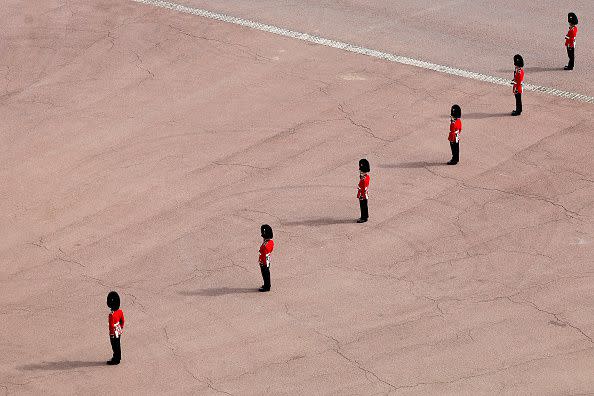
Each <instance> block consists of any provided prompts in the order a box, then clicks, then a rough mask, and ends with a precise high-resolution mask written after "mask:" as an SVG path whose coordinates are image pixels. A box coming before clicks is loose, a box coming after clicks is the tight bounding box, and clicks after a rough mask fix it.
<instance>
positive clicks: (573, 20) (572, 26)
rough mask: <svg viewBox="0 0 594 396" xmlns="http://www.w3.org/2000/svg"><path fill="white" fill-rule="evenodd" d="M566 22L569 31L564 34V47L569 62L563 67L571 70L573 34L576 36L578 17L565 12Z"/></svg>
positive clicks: (573, 46)
mask: <svg viewBox="0 0 594 396" xmlns="http://www.w3.org/2000/svg"><path fill="white" fill-rule="evenodd" d="M567 22H569V31H568V32H567V36H565V47H567V56H568V57H569V63H568V64H567V66H565V67H564V69H565V70H573V64H574V61H575V36H577V32H578V28H577V24H578V18H577V16H576V15H575V14H574V13H573V12H570V13H569V14H567Z"/></svg>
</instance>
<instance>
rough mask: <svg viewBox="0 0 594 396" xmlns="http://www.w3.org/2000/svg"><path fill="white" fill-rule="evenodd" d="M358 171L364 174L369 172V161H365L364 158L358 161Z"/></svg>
mask: <svg viewBox="0 0 594 396" xmlns="http://www.w3.org/2000/svg"><path fill="white" fill-rule="evenodd" d="M359 170H360V171H361V172H365V173H367V172H369V171H370V170H371V169H370V167H369V161H367V160H366V159H365V158H363V159H360V160H359Z"/></svg>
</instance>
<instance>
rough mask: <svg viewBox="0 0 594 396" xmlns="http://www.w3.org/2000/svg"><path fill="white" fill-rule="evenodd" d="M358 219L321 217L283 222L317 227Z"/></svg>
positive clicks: (352, 221)
mask: <svg viewBox="0 0 594 396" xmlns="http://www.w3.org/2000/svg"><path fill="white" fill-rule="evenodd" d="M356 222H357V219H333V218H330V217H324V218H321V219H309V220H299V221H288V222H285V223H283V226H288V227H291V226H310V227H317V226H325V225H334V224H350V223H356Z"/></svg>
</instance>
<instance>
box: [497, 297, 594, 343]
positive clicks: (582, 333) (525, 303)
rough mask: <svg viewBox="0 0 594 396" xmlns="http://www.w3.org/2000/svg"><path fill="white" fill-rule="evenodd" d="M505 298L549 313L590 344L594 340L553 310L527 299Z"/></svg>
mask: <svg viewBox="0 0 594 396" xmlns="http://www.w3.org/2000/svg"><path fill="white" fill-rule="evenodd" d="M507 299H508V300H509V301H511V302H512V303H514V304H520V305H528V306H530V307H532V308H534V309H536V310H537V311H538V312H542V313H544V314H547V315H550V316H552V317H553V318H555V321H556V322H557V323H560V324H564V325H567V326H569V327H571V328H572V329H574V330H576V331H577V332H578V333H580V334H581V335H582V336H584V337H585V338H586V339H587V340H588V342H589V343H590V344H594V340H593V339H592V337H591V336H589V335H588V334H586V333H585V332H584V331H583V330H582V329H580V328H579V327H577V326H575V325H574V324H573V323H571V322H569V321H568V320H563V319H561V318H560V317H559V314H557V313H554V312H550V311H547V310H546V309H542V308H540V307H539V306H538V305H536V304H535V303H534V302H532V301H529V300H521V301H515V300H514V299H512V298H511V297H508V298H507Z"/></svg>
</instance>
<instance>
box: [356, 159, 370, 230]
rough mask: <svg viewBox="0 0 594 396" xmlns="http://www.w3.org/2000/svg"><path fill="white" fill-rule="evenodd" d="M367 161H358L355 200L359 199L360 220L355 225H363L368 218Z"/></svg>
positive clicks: (368, 169)
mask: <svg viewBox="0 0 594 396" xmlns="http://www.w3.org/2000/svg"><path fill="white" fill-rule="evenodd" d="M369 171H370V167H369V161H367V160H366V159H365V158H363V159H361V160H359V185H358V187H357V198H359V207H360V208H361V218H360V219H359V220H357V223H365V222H366V221H367V219H368V218H369V211H368V207H367V198H368V197H369V195H368V190H369V175H368V174H367V173H369Z"/></svg>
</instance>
